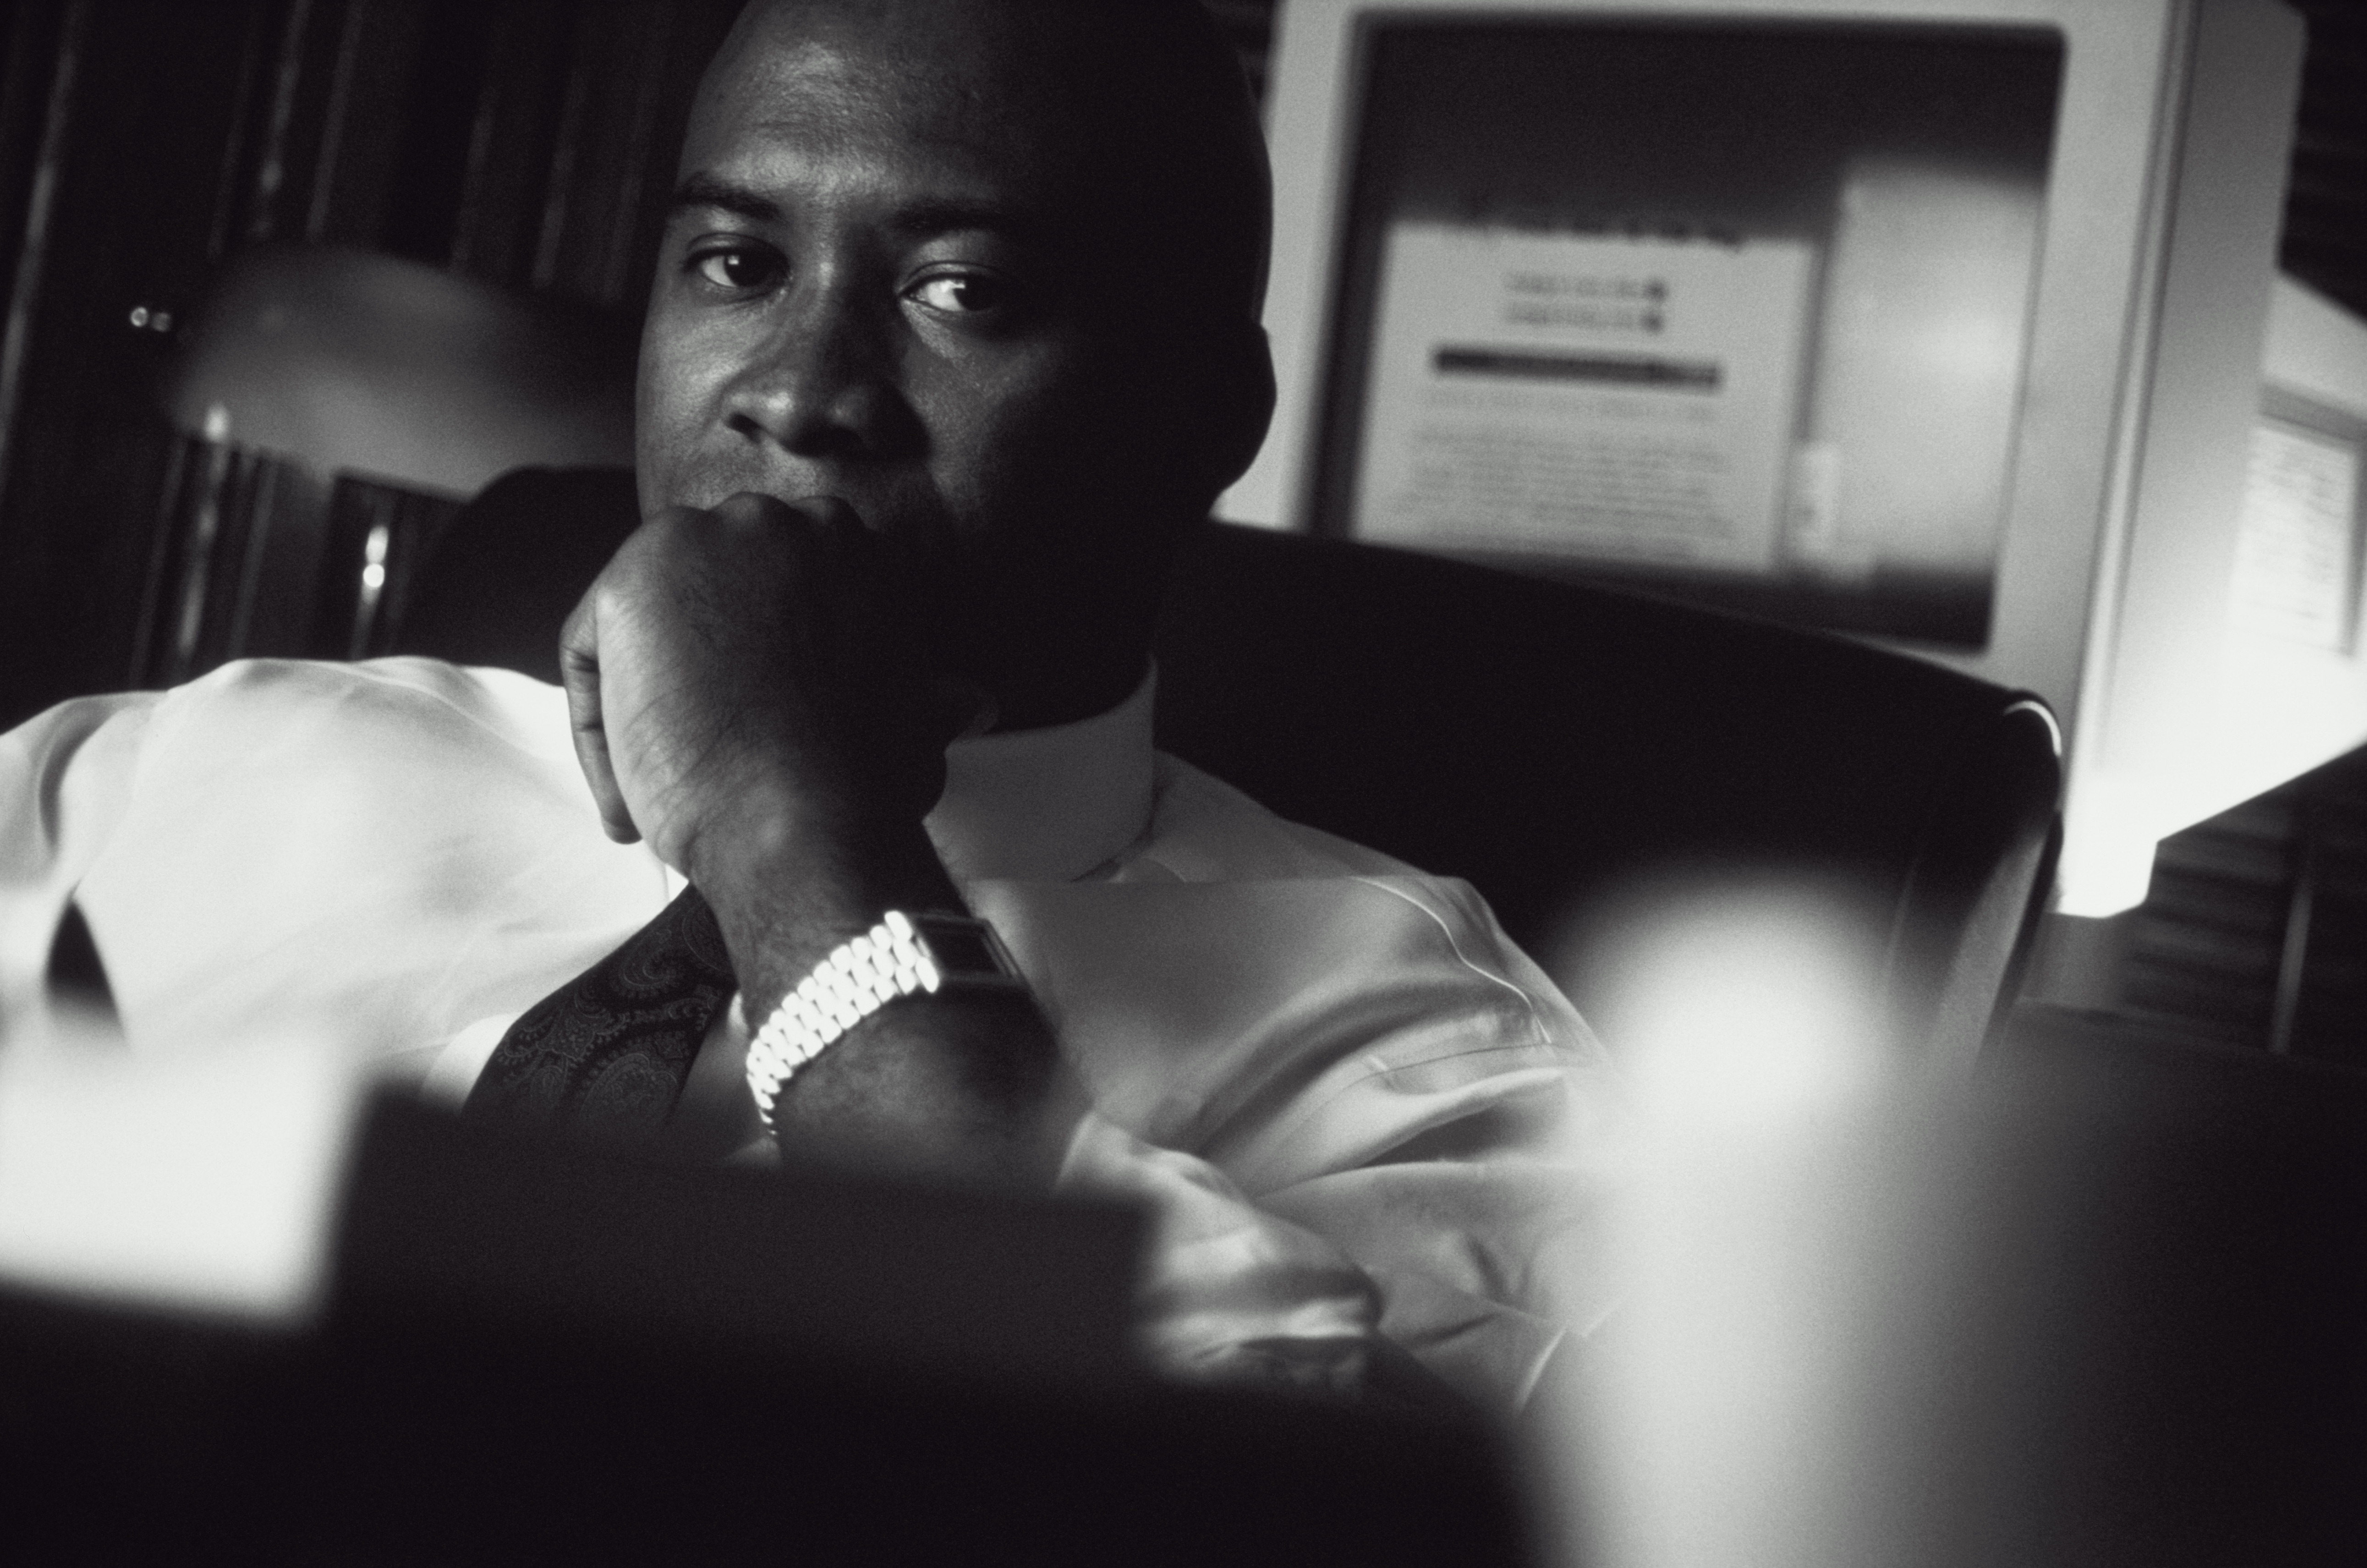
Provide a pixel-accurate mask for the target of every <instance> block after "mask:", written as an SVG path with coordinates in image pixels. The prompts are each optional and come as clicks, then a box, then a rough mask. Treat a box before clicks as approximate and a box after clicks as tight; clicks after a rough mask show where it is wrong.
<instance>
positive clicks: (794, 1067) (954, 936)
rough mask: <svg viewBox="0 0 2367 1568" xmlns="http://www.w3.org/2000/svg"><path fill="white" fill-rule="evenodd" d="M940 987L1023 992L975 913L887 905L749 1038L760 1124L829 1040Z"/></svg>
mask: <svg viewBox="0 0 2367 1568" xmlns="http://www.w3.org/2000/svg"><path fill="white" fill-rule="evenodd" d="M940 991H957V992H988V993H1001V994H1003V995H1017V996H1025V995H1027V994H1028V990H1027V980H1026V977H1025V976H1023V975H1021V974H1020V973H1019V965H1018V964H1014V963H1013V962H1012V960H1011V951H1010V949H1008V948H1006V947H1004V946H1003V945H1002V938H1001V937H999V936H997V935H996V934H995V931H994V928H993V927H992V926H991V925H989V924H987V922H986V921H984V920H981V919H977V918H976V917H974V916H970V915H956V914H950V913H947V912H946V911H943V910H935V909H932V910H926V911H923V912H922V913H919V914H912V915H908V914H905V913H904V912H903V911H901V910H900V909H890V910H889V911H888V912H887V913H886V914H885V915H883V916H881V917H880V919H879V923H878V925H876V926H873V927H872V928H871V929H870V930H869V931H866V932H864V933H863V934H862V935H861V936H858V937H854V938H851V939H849V940H848V941H846V942H841V943H839V945H838V946H837V947H836V948H834V949H833V950H832V953H831V954H830V956H829V957H827V958H825V959H823V960H822V961H821V963H820V964H815V965H814V967H813V973H812V974H810V975H808V976H806V977H805V978H804V979H802V980H800V981H798V985H797V988H796V989H795V990H793V991H791V992H790V993H789V994H788V995H787V996H786V997H783V998H781V1005H780V1006H778V1007H776V1008H775V1009H774V1010H773V1013H772V1016H771V1017H769V1018H767V1019H766V1020H764V1026H763V1027H762V1028H760V1029H758V1030H757V1031H756V1033H755V1037H754V1038H753V1039H752V1040H750V1041H749V1042H748V1089H749V1092H750V1093H752V1094H753V1095H754V1096H755V1097H756V1109H757V1111H759V1112H761V1113H762V1114H763V1116H764V1127H765V1130H766V1131H768V1132H769V1131H771V1129H772V1126H773V1107H774V1105H775V1104H776V1102H777V1101H778V1100H780V1097H781V1091H782V1090H783V1089H787V1087H788V1083H789V1080H790V1079H791V1078H793V1077H796V1076H797V1075H798V1071H799V1070H800V1069H801V1068H803V1067H804V1066H806V1064H807V1063H809V1062H810V1061H812V1060H813V1059H814V1058H815V1057H816V1056H819V1055H821V1054H822V1052H823V1051H824V1050H825V1049H826V1048H828V1047H829V1045H830V1044H831V1043H832V1042H833V1041H835V1040H836V1039H837V1038H838V1037H839V1036H840V1035H842V1034H844V1033H845V1032H847V1031H848V1030H850V1029H852V1028H854V1027H855V1025H856V1024H858V1023H860V1022H862V1021H864V1020H865V1019H866V1018H869V1017H870V1016H871V1015H872V1014H873V1013H875V1012H878V1010H880V1009H881V1008H884V1007H886V1006H887V1005H888V1004H889V1003H890V1002H893V1001H897V1000H899V999H900V998H905V997H909V996H912V995H914V994H916V993H923V992H925V993H930V994H934V993H936V992H940Z"/></svg>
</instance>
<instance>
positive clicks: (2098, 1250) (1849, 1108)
mask: <svg viewBox="0 0 2367 1568" xmlns="http://www.w3.org/2000/svg"><path fill="white" fill-rule="evenodd" d="M1869 1066H1870V1065H1869V1064H1867V1063H1865V1062H1863V1060H1862V1059H1861V1060H1860V1061H1859V1062H1858V1063H1857V1064H1856V1065H1855V1066H1854V1067H1852V1063H1851V1061H1850V1059H1849V1057H1848V1055H1847V1054H1846V1053H1845V1052H1825V1053H1820V1052H1818V1051H1816V1050H1813V1049H1811V1050H1807V1051H1805V1052H1795V1055H1794V1070H1793V1072H1792V1073H1791V1074H1790V1075H1789V1077H1790V1082H1791V1087H1792V1089H1794V1090H1795V1092H1791V1093H1778V1094H1761V1095H1757V1096H1753V1097H1748V1098H1746V1097H1739V1096H1736V1095H1733V1094H1730V1093H1727V1092H1725V1090H1724V1086H1722V1085H1720V1084H1718V1083H1717V1082H1716V1081H1714V1080H1712V1079H1710V1078H1706V1077H1696V1078H1691V1079H1687V1078H1682V1077H1679V1078H1674V1079H1670V1078H1667V1077H1655V1075H1653V1074H1651V1073H1649V1072H1639V1075H1638V1077H1639V1080H1640V1082H1639V1087H1640V1089H1641V1090H1642V1093H1641V1097H1640V1098H1641V1099H1642V1100H1643V1105H1644V1109H1645V1111H1646V1112H1647V1118H1648V1122H1649V1123H1650V1131H1649V1133H1648V1136H1647V1137H1646V1138H1645V1139H1644V1140H1643V1143H1644V1145H1645V1147H1644V1154H1645V1159H1644V1167H1645V1171H1646V1175H1645V1177H1644V1179H1643V1180H1642V1181H1641V1183H1640V1184H1639V1189H1638V1194H1637V1199H1636V1201H1635V1202H1634V1203H1633V1205H1632V1206H1631V1209H1630V1213H1629V1228H1628V1253H1629V1262H1630V1266H1631V1268H1632V1269H1633V1270H1634V1278H1635V1280H1636V1282H1637V1285H1636V1292H1635V1294H1634V1296H1633V1297H1632V1298H1631V1299H1630V1301H1629V1302H1628V1303H1626V1305H1625V1308H1624V1309H1623V1311H1622V1313H1621V1314H1620V1315H1619V1316H1618V1317H1617V1318H1615V1319H1614V1321H1613V1322H1612V1324H1611V1325H1608V1326H1607V1327H1606V1328H1605V1329H1604V1330H1603V1334H1602V1335H1601V1336H1599V1337H1598V1338H1597V1340H1596V1342H1594V1343H1593V1344H1591V1345H1590V1346H1589V1347H1588V1349H1589V1352H1590V1355H1589V1358H1588V1359H1587V1360H1586V1361H1584V1362H1582V1363H1580V1364H1579V1365H1578V1366H1577V1367H1576V1368H1575V1369H1573V1370H1574V1371H1575V1374H1576V1375H1575V1377H1574V1378H1573V1380H1572V1382H1569V1383H1566V1384H1565V1385H1563V1386H1561V1387H1559V1388H1557V1389H1554V1390H1552V1391H1549V1403H1548V1404H1546V1406H1545V1407H1544V1412H1545V1413H1546V1420H1544V1421H1543V1422H1541V1423H1540V1425H1541V1426H1543V1427H1546V1428H1547V1429H1550V1430H1552V1431H1553V1432H1554V1433H1555V1440H1554V1441H1552V1442H1549V1443H1548V1444H1546V1450H1545V1453H1544V1454H1543V1455H1542V1456H1541V1457H1540V1459H1539V1461H1538V1462H1539V1463H1540V1464H1541V1465H1542V1466H1543V1467H1544V1468H1545V1469H1546V1472H1547V1473H1548V1474H1550V1475H1552V1476H1553V1477H1554V1478H1556V1479H1557V1480H1558V1481H1561V1482H1563V1483H1573V1482H1574V1484H1572V1495H1571V1496H1570V1498H1569V1502H1568V1506H1569V1510H1570V1511H1569V1516H1568V1517H1566V1518H1565V1519H1564V1521H1563V1531H1564V1535H1563V1540H1564V1547H1565V1557H1564V1561H1567V1562H1586V1563H1589V1564H1592V1565H1597V1568H1676V1565H1678V1564H1686V1565H1691V1564H1699V1563H1726V1562H1734V1563H1740V1562H1749V1563H1751V1564H1754V1565H1755V1568H1794V1565H1797V1568H1807V1565H1810V1564H1818V1565H1861V1564H1862V1565H1864V1568H1874V1565H1877V1564H1906V1563H1914V1564H1928V1565H1933V1568H1941V1565H1946V1568H1954V1565H1959V1564H1961V1565H1964V1568H1975V1565H1983V1568H1986V1565H1989V1564H2009V1563H2010V1564H2016V1565H2022V1568H2053V1565H2056V1564H2061V1565H2063V1568H2073V1565H2078V1568H2104V1565H2113V1564H2129V1565H2132V1568H2136V1565H2145V1568H2156V1565H2169V1564H2192V1565H2194V1568H2223V1565H2225V1564H2231V1563H2279V1564H2297V1563H2327V1564H2334V1563H2350V1562H2359V1561H2361V1557H2362V1555H2367V1493H2362V1491H2361V1488H2360V1486H2359V1483H2358V1477H2359V1474H2360V1470H2361V1463H2362V1462H2367V1341H2362V1339H2361V1336H2360V1334H2359V1332H2358V1325H2359V1324H2360V1322H2361V1320H2362V1317H2367V1155H2362V1154H2361V1149H2362V1147H2367V1137H2362V1134H2367V1082H2362V1081H2361V1079H2360V1078H2359V1077H2356V1076H2355V1075H2350V1074H2345V1073H2342V1072H2339V1071H2338V1070H2334V1069H2329V1068H2325V1067H2320V1066H2315V1065H2312V1064H2306V1063H2295V1062H2292V1061H2289V1060H2288V1061H2277V1060H2273V1059H2270V1058H2264V1057H2260V1056H2258V1055H2247V1054H2241V1053H2236V1052H2225V1051H2214V1050H2209V1049H2205V1048H2197V1047H2192V1046H2188V1045H2180V1044H2177V1043H2169V1042H2165V1041H2159V1040H2146V1039H2141V1038H2131V1037H2127V1036H2125V1035H2118V1034H2114V1033H2111V1032H2104V1031H2101V1030H2098V1029H2096V1028H2095V1027H2094V1026H2093V1025H2092V1024H2090V1023H2087V1022H2084V1021H2081V1020H2080V1019H2079V1018H2078V1017H2077V1015H2072V1014H2067V1013H2058V1012H2054V1011H2052V1010H2043V1009H2033V1010H2026V1011H2025V1013H2024V1014H2023V1016H2022V1020H2021V1021H2020V1023H2019V1025H2018V1029H2017V1032H2016V1035H2015V1036H2014V1038H2013V1040H2012V1042H2011V1043H2010V1044H2008V1045H2007V1046H2005V1047H2003V1048H2002V1049H2000V1050H1999V1051H1998V1052H1995V1053H1992V1054H1991V1055H1990V1056H1988V1058H1986V1059H1985V1061H1984V1062H1983V1064H1982V1066H1980V1067H1979V1069H1978V1070H1977V1071H1976V1074H1975V1076H1974V1077H1973V1078H1972V1079H1971V1080H1970V1081H1969V1082H1968V1083H1965V1084H1964V1085H1962V1086H1960V1088H1961V1090H1962V1092H1960V1093H1954V1094H1949V1095H1944V1096H1934V1095H1932V1094H1931V1093H1930V1092H1928V1086H1920V1087H1919V1086H1912V1085H1908V1084H1905V1083H1902V1082H1901V1081H1900V1080H1899V1079H1898V1078H1897V1076H1896V1075H1895V1074H1886V1073H1885V1072H1883V1071H1882V1070H1881V1069H1880V1068H1879V1066H1873V1067H1872V1070H1868V1067H1869ZM1769 1076H1771V1075H1768V1074H1765V1073H1762V1074H1761V1075H1760V1079H1761V1087H1764V1083H1765V1079H1766V1078H1767V1077H1769ZM1557 1423H1558V1425H1557Z"/></svg>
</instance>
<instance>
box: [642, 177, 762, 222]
mask: <svg viewBox="0 0 2367 1568" xmlns="http://www.w3.org/2000/svg"><path fill="white" fill-rule="evenodd" d="M692 209H703V210H706V211H709V212H729V213H730V214H732V215H733V216H734V217H738V218H745V219H747V220H749V221H750V222H752V223H774V222H777V221H779V220H780V216H781V208H780V204H779V203H778V202H776V201H774V200H773V199H772V198H771V197H766V196H764V194H762V193H761V192H759V191H756V190H753V189H751V188H750V187H749V186H743V185H735V184H733V183H732V182H731V181H730V180H727V179H723V178H721V177H719V176H718V175H708V174H697V175H691V176H690V177H689V178H687V179H685V180H684V181H683V182H682V184H680V185H679V186H675V187H674V199H673V200H672V201H670V202H668V203H667V204H666V210H667V211H668V212H669V213H674V212H687V211H690V210H692Z"/></svg>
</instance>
